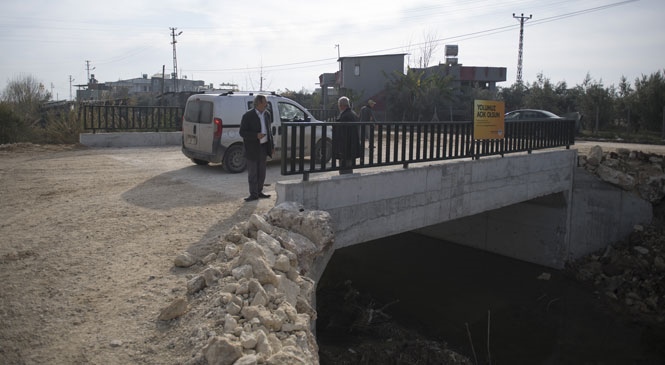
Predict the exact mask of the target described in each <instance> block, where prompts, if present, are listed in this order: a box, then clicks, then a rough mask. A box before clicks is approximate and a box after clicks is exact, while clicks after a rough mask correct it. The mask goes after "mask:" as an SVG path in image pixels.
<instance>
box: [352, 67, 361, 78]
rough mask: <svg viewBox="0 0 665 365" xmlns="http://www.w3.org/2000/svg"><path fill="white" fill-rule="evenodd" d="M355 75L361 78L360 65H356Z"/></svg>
mask: <svg viewBox="0 0 665 365" xmlns="http://www.w3.org/2000/svg"><path fill="white" fill-rule="evenodd" d="M353 74H354V75H356V76H360V65H359V64H356V66H355V67H354V68H353Z"/></svg>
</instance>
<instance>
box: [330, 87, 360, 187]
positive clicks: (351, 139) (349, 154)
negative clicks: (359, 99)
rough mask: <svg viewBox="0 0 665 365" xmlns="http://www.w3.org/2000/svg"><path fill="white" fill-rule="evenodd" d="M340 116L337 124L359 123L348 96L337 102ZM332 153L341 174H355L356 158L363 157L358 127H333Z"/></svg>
mask: <svg viewBox="0 0 665 365" xmlns="http://www.w3.org/2000/svg"><path fill="white" fill-rule="evenodd" d="M337 107H338V108H339V116H338V117H337V122H357V121H358V116H357V115H356V113H354V112H353V110H351V102H350V101H349V98H347V97H346V96H342V97H341V98H339V100H337ZM332 133H333V142H332V150H333V151H332V152H333V157H334V158H336V159H338V160H339V161H340V162H339V167H340V170H339V173H340V175H341V174H350V173H352V172H353V165H355V162H356V158H358V157H361V156H362V147H361V146H360V137H359V136H358V127H357V126H335V127H333V132H332Z"/></svg>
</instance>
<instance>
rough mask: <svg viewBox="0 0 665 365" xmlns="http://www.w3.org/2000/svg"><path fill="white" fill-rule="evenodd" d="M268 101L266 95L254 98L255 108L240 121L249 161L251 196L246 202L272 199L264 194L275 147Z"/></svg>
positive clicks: (248, 173) (241, 134) (241, 133)
mask: <svg viewBox="0 0 665 365" xmlns="http://www.w3.org/2000/svg"><path fill="white" fill-rule="evenodd" d="M267 106H268V101H267V100H266V97H265V95H256V97H254V108H253V109H251V110H249V111H248V112H247V113H245V114H244V115H243V116H242V120H241V121H240V136H241V137H242V140H243V144H244V146H245V160H247V181H248V183H249V196H248V197H247V198H245V201H252V200H257V199H259V198H270V195H268V194H264V193H263V184H264V183H265V180H266V160H267V157H268V156H270V157H272V154H273V152H274V148H275V145H274V143H273V139H272V133H270V124H271V121H272V116H271V115H270V112H269V111H267V110H266V107H267Z"/></svg>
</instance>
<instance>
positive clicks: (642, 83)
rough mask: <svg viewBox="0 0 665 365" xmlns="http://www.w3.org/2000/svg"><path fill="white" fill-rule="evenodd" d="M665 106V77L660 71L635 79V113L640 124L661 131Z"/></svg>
mask: <svg viewBox="0 0 665 365" xmlns="http://www.w3.org/2000/svg"><path fill="white" fill-rule="evenodd" d="M663 107H665V79H664V78H663V74H662V73H661V72H660V71H658V72H655V73H652V74H651V75H649V76H648V77H647V76H646V75H642V78H641V79H639V78H638V79H636V80H635V108H634V109H635V114H636V119H637V121H638V122H639V123H640V126H642V127H645V128H647V129H648V130H651V131H659V130H661V128H662V124H663Z"/></svg>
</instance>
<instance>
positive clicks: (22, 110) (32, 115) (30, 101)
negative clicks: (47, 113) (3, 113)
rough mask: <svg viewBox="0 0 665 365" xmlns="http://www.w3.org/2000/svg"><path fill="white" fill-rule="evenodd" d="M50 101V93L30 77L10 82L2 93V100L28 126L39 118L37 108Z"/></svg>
mask: <svg viewBox="0 0 665 365" xmlns="http://www.w3.org/2000/svg"><path fill="white" fill-rule="evenodd" d="M50 99H51V93H50V92H48V91H46V90H45V88H44V84H42V83H41V82H39V81H37V79H35V78H34V77H33V76H32V75H26V76H18V77H16V78H14V79H13V80H10V81H9V82H8V83H7V86H6V87H5V90H4V91H3V92H2V100H3V101H5V102H7V103H9V104H10V105H11V106H12V109H13V111H14V113H15V114H16V115H17V116H18V117H19V118H22V120H23V122H24V123H28V124H30V123H32V122H33V121H35V120H36V119H38V118H39V106H40V105H41V104H42V103H43V102H45V101H48V100H50Z"/></svg>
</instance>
